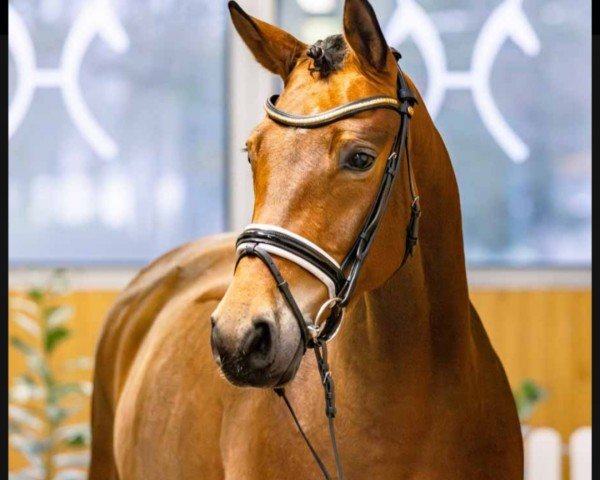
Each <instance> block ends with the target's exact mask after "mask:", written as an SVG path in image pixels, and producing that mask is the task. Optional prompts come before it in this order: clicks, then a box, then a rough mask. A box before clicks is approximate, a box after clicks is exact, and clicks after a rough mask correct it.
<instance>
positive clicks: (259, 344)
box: [244, 320, 274, 368]
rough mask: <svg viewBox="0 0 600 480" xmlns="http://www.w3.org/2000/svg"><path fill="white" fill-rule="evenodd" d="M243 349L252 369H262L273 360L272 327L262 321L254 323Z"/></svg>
mask: <svg viewBox="0 0 600 480" xmlns="http://www.w3.org/2000/svg"><path fill="white" fill-rule="evenodd" d="M245 343H246V346H247V347H246V348H245V349H244V350H245V351H246V353H247V355H248V363H249V364H250V366H251V367H253V368H264V367H266V366H267V365H269V363H271V361H272V360H273V356H274V348H273V325H272V324H271V323H269V322H266V321H264V320H259V321H255V322H254V329H253V330H252V331H251V332H250V334H249V335H248V338H247V340H246V342H245Z"/></svg>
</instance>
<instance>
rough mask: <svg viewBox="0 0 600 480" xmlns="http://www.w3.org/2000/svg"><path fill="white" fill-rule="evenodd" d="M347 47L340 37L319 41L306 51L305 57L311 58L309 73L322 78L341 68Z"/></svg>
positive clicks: (333, 36)
mask: <svg viewBox="0 0 600 480" xmlns="http://www.w3.org/2000/svg"><path fill="white" fill-rule="evenodd" d="M346 51H347V46H346V42H345V40H344V37H343V36H342V35H331V36H330V37H327V38H326V39H325V40H319V41H318V42H316V43H315V44H314V45H311V46H310V47H309V48H308V50H307V51H306V56H307V57H309V58H312V65H311V66H309V67H308V69H309V70H310V71H311V72H318V73H319V74H320V75H321V77H322V78H324V77H327V75H329V74H330V73H331V72H333V71H335V70H338V69H340V68H341V67H342V63H343V61H344V58H345V56H346Z"/></svg>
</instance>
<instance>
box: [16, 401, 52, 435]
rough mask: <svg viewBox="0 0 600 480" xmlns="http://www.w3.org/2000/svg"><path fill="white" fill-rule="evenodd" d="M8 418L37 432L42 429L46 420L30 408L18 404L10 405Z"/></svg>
mask: <svg viewBox="0 0 600 480" xmlns="http://www.w3.org/2000/svg"><path fill="white" fill-rule="evenodd" d="M8 418H9V419H11V420H13V421H14V422H16V423H17V424H18V425H19V426H22V425H25V426H27V427H29V428H31V429H33V430H35V431H37V432H39V431H41V430H42V428H43V426H44V422H43V420H42V419H41V418H39V417H38V416H37V415H35V413H33V412H31V411H30V410H29V409H27V408H24V407H20V406H17V405H9V406H8Z"/></svg>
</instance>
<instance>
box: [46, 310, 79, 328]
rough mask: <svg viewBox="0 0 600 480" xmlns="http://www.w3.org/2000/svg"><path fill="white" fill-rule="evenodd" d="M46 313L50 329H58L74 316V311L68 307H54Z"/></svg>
mask: <svg viewBox="0 0 600 480" xmlns="http://www.w3.org/2000/svg"><path fill="white" fill-rule="evenodd" d="M48 310H49V311H48V312H47V313H46V321H47V322H48V327H49V328H54V327H58V326H60V325H62V324H64V323H65V322H66V321H67V320H69V318H71V317H72V316H73V309H72V308H71V307H68V306H65V305H63V306H59V307H52V308H50V309H48Z"/></svg>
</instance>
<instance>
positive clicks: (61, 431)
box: [55, 422, 91, 447]
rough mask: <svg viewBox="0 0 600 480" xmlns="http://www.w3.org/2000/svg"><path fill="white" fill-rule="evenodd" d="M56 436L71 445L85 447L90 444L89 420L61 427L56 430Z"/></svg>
mask: <svg viewBox="0 0 600 480" xmlns="http://www.w3.org/2000/svg"><path fill="white" fill-rule="evenodd" d="M55 438H56V439H57V440H58V441H62V442H64V444H65V445H66V446H69V447H85V446H88V445H89V444H90V440H91V432H90V426H89V424H88V423H87V422H85V423H77V424H74V425H67V426H64V427H60V428H58V429H57V430H56V432H55Z"/></svg>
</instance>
